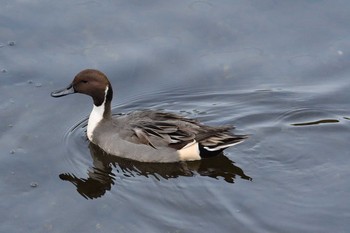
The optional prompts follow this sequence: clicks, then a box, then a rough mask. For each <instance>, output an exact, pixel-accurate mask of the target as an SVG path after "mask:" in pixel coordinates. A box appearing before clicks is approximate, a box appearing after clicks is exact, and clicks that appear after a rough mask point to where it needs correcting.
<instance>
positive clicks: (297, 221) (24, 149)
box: [0, 0, 350, 233]
mask: <svg viewBox="0 0 350 233" xmlns="http://www.w3.org/2000/svg"><path fill="white" fill-rule="evenodd" d="M349 7H350V4H349V3H348V2H346V1H339V2H337V4H334V1H304V2H302V1H299V2H296V1H283V2H280V1H272V0H271V1H258V2H257V1H224V0H222V1H221V0H220V1H215V2H210V1H177V2H176V4H175V3H174V2H173V1H156V0H154V1H148V2H147V3H145V2H143V1H102V2H96V1H80V2H73V3H72V2H71V1H59V2H50V3H47V2H45V1H40V0H39V1H30V2H26V1H2V3H1V7H0V19H1V20H0V22H1V24H0V70H1V72H0V98H1V100H2V101H1V103H0V117H1V123H0V129H1V131H0V132H1V133H0V152H1V153H0V177H1V178H0V195H1V200H2V201H1V202H0V209H1V210H0V232H15V233H17V232H259V233H260V232H348V229H349V227H350V224H349V222H350V203H349V198H348V196H349V195H348V193H349V191H350V183H349V182H348V181H347V177H348V176H349V175H350V172H349V169H348V167H349V162H350V161H349V158H350V156H349V155H350V152H349V146H348V145H349V139H350V136H349V127H350V112H349V107H350V106H349V99H350V94H349V91H348V90H349V88H350V79H349V74H350V69H349V51H350V44H349V42H348V41H349V38H350V34H349V30H348V22H349V20H350V19H349V18H350V17H349V14H348V12H349V10H350V9H349ZM84 68H98V69H100V70H102V71H104V72H105V73H106V74H107V75H108V77H109V78H110V80H111V83H112V85H113V87H114V91H115V96H114V101H113V113H114V114H123V113H127V112H130V111H133V110H139V109H148V108H152V109H162V110H165V111H171V112H175V113H178V114H182V115H185V116H188V117H192V118H197V119H199V120H201V121H202V122H204V123H206V124H210V125H224V124H234V125H235V126H236V129H235V132H236V133H237V134H249V138H248V139H247V140H246V141H245V142H244V143H242V144H240V145H237V146H236V147H233V148H230V149H227V150H226V151H225V154H224V155H221V156H219V157H217V158H214V159H210V160H203V161H197V162H187V163H175V164H162V165H156V164H142V163H137V162H130V161H126V160H122V159H119V158H114V157H110V156H108V155H105V154H103V152H102V151H100V150H99V149H98V148H96V147H94V146H93V145H89V143H88V141H87V140H86V136H85V130H86V122H87V116H88V114H89V112H90V110H91V105H92V104H91V100H90V99H89V98H87V97H86V96H83V95H73V96H67V97H64V98H60V99H53V98H51V97H50V96H49V93H50V92H51V91H52V90H56V89H58V88H61V87H64V86H66V85H68V84H69V83H70V82H71V80H72V79H73V77H74V75H75V74H76V73H77V72H79V71H80V70H82V69H84ZM19 223H20V224H19Z"/></svg>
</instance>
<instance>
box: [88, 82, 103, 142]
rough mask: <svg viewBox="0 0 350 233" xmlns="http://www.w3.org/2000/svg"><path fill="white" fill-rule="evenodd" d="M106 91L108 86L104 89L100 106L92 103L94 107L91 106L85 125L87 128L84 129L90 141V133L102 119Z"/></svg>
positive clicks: (91, 133)
mask: <svg viewBox="0 0 350 233" xmlns="http://www.w3.org/2000/svg"><path fill="white" fill-rule="evenodd" d="M107 92H108V86H107V87H106V90H105V99H104V101H103V103H102V104H101V105H100V106H96V105H94V107H93V108H92V111H91V113H90V116H89V121H88V125H87V130H86V133H87V136H88V139H89V140H90V141H92V135H93V133H94V130H95V128H96V126H97V125H98V123H99V122H100V121H101V120H102V119H103V114H104V112H105V103H106V95H107Z"/></svg>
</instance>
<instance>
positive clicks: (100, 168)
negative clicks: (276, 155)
mask: <svg viewBox="0 0 350 233" xmlns="http://www.w3.org/2000/svg"><path fill="white" fill-rule="evenodd" d="M89 148H90V152H91V156H92V159H93V167H92V168H90V169H89V170H88V178H79V177H77V176H75V175H74V174H70V173H63V174H60V176H59V177H60V178H61V179H62V180H67V181H70V182H71V183H72V184H74V185H75V186H76V187H77V191H78V192H79V193H80V194H81V195H82V196H83V197H85V198H86V199H89V198H90V199H93V198H98V197H101V196H103V195H104V194H105V193H106V191H107V190H110V189H111V186H112V185H113V184H114V183H115V174H114V173H119V174H121V175H124V176H127V177H133V176H145V177H150V176H153V177H155V178H156V179H158V180H160V179H161V178H163V179H170V178H177V177H179V176H194V175H196V174H199V175H201V176H207V177H211V178H215V179H221V178H222V179H224V180H225V181H226V182H228V183H234V180H235V179H236V176H239V177H241V178H242V179H246V180H251V178H250V177H249V176H247V175H245V174H244V172H243V170H242V169H241V168H239V167H237V166H235V165H234V162H233V161H231V160H230V159H228V158H227V157H226V156H224V155H219V156H217V157H214V158H209V159H203V160H200V161H192V162H179V163H141V162H136V161H132V160H127V159H122V158H118V157H116V156H111V155H108V154H106V153H105V152H103V151H102V150H101V149H100V148H99V147H97V146H95V145H94V144H92V143H90V145H89Z"/></svg>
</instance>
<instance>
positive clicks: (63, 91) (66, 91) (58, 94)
mask: <svg viewBox="0 0 350 233" xmlns="http://www.w3.org/2000/svg"><path fill="white" fill-rule="evenodd" d="M74 93H75V91H74V88H73V85H72V84H71V85H69V86H68V87H66V88H64V89H61V90H57V91H53V92H51V96H52V97H55V98H57V97H61V96H65V95H70V94H74Z"/></svg>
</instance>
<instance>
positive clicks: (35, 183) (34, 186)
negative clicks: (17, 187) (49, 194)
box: [30, 181, 39, 188]
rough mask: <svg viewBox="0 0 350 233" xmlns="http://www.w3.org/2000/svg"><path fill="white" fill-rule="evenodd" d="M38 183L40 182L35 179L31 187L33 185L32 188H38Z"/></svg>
mask: <svg viewBox="0 0 350 233" xmlns="http://www.w3.org/2000/svg"><path fill="white" fill-rule="evenodd" d="M38 185H39V184H38V183H37V182H34V181H33V182H31V183H30V187H32V188H36V187H38Z"/></svg>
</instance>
